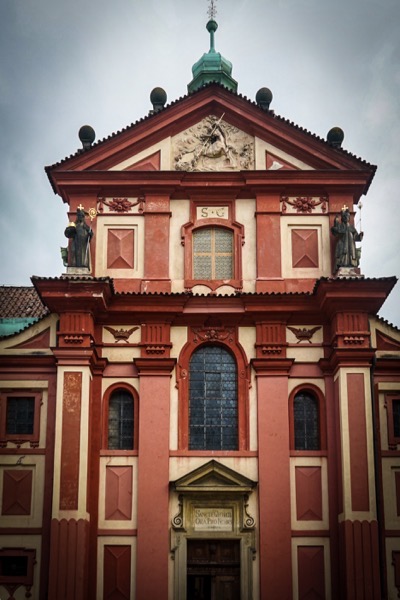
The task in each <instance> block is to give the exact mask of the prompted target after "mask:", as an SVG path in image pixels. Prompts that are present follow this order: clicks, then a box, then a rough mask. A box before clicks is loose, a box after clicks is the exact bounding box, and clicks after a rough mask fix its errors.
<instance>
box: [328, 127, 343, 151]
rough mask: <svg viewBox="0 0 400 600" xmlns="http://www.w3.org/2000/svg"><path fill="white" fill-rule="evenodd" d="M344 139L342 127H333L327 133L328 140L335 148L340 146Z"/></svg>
mask: <svg viewBox="0 0 400 600" xmlns="http://www.w3.org/2000/svg"><path fill="white" fill-rule="evenodd" d="M343 140H344V131H343V129H341V128H340V127H332V129H330V130H329V131H328V133H327V136H326V141H327V142H328V144H330V145H331V146H334V148H340V147H341V146H342V143H343Z"/></svg>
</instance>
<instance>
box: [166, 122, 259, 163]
mask: <svg viewBox="0 0 400 600" xmlns="http://www.w3.org/2000/svg"><path fill="white" fill-rule="evenodd" d="M172 160H173V165H172V168H173V169H176V170H177V171H241V170H245V169H254V138H253V137H251V136H250V135H247V133H244V132H243V131H241V130H240V129H238V128H237V127H234V126H233V125H229V124H228V123H226V122H225V121H223V120H222V117H216V116H215V115H210V116H209V117H206V118H205V119H203V120H202V121H201V122H200V123H198V124H197V125H194V126H193V127H190V128H189V129H186V130H185V131H183V132H182V133H180V134H179V135H177V136H175V137H174V138H173V139H172Z"/></svg>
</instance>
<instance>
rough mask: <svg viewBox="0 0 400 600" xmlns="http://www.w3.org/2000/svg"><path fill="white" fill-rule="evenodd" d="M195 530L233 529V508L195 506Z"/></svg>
mask: <svg viewBox="0 0 400 600" xmlns="http://www.w3.org/2000/svg"><path fill="white" fill-rule="evenodd" d="M193 522H194V529H195V531H232V530H233V509H232V508H196V507H195V508H194V511H193Z"/></svg>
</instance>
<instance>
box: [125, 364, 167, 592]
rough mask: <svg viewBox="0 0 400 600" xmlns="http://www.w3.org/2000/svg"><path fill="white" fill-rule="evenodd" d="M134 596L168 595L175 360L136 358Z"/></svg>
mask: <svg viewBox="0 0 400 600" xmlns="http://www.w3.org/2000/svg"><path fill="white" fill-rule="evenodd" d="M135 364H136V367H137V370H138V373H139V379H140V410H139V444H138V499H137V502H138V505H137V562H136V596H135V597H136V600H148V599H149V598H157V599H159V600H167V598H168V564H169V560H170V558H169V429H170V378H171V371H172V369H173V368H174V365H175V360H174V359H170V358H138V359H136V360H135Z"/></svg>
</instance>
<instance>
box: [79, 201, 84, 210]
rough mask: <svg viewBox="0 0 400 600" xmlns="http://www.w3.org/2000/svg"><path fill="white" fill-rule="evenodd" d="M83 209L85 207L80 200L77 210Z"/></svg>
mask: <svg viewBox="0 0 400 600" xmlns="http://www.w3.org/2000/svg"><path fill="white" fill-rule="evenodd" d="M84 209H85V207H84V206H82V202H81V203H80V205H79V206H78V210H84Z"/></svg>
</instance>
